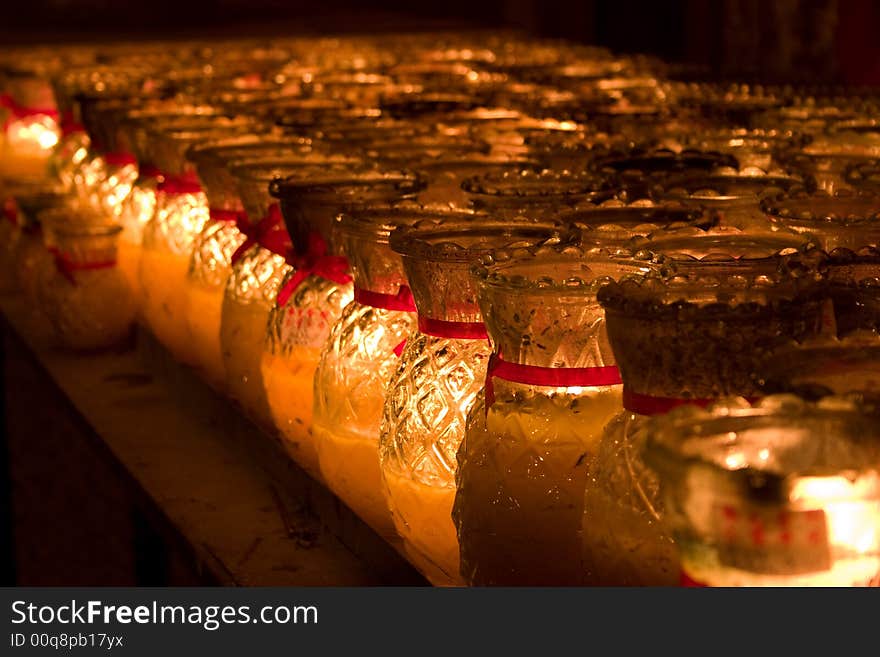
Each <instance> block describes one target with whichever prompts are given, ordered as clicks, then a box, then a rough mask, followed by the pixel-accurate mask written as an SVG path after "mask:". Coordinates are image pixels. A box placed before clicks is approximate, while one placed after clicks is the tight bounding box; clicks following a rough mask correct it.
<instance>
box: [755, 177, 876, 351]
mask: <svg viewBox="0 0 880 657" xmlns="http://www.w3.org/2000/svg"><path fill="white" fill-rule="evenodd" d="M762 208H763V210H764V212H765V213H766V215H767V216H768V217H769V219H770V221H771V222H772V223H773V224H774V225H777V226H780V227H782V228H784V229H788V230H794V231H797V232H798V233H803V234H806V235H810V236H812V237H813V238H815V239H816V241H817V242H818V244H819V246H820V247H821V248H823V249H824V250H825V251H826V252H827V253H828V254H829V256H830V257H829V260H828V279H829V280H828V282H829V285H830V288H831V296H832V299H833V304H834V321H835V328H836V331H837V333H838V334H839V335H846V334H848V333H850V332H852V331H854V330H857V329H860V328H880V224H878V213H880V196H877V195H876V194H873V193H870V192H863V193H854V192H852V191H850V190H838V191H837V192H836V193H834V194H829V193H828V192H825V191H817V192H815V193H813V194H807V193H800V194H789V195H785V196H780V197H776V198H770V199H766V200H765V201H764V203H763V204H762Z"/></svg>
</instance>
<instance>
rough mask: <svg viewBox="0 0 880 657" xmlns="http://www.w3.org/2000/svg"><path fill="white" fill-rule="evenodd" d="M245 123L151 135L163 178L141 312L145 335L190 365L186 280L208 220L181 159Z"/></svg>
mask: <svg viewBox="0 0 880 657" xmlns="http://www.w3.org/2000/svg"><path fill="white" fill-rule="evenodd" d="M253 128H254V123H253V122H251V121H250V120H242V121H238V120H233V119H225V118H222V117H217V118H214V117H205V118H203V119H198V120H192V119H186V120H185V121H183V122H179V123H174V122H169V123H163V122H160V123H158V124H157V125H156V126H155V128H154V130H155V131H154V132H153V139H154V145H153V146H152V147H151V149H152V152H153V154H154V156H155V157H156V160H155V162H156V165H157V166H158V167H159V169H160V170H161V171H162V172H163V178H162V181H161V182H160V183H158V184H157V186H156V210H155V213H154V215H153V217H152V218H151V219H150V220H149V221H148V222H147V224H146V226H145V227H144V232H143V242H142V248H141V259H140V278H141V285H142V291H143V305H142V312H143V316H144V319H145V320H146V322H147V325H148V326H149V328H150V330H151V331H152V332H153V334H154V335H155V336H156V338H157V339H158V340H159V342H161V343H162V344H163V345H164V346H165V347H166V348H167V349H168V350H169V351H171V353H172V354H173V355H174V356H175V358H176V359H178V360H180V361H182V362H184V363H187V364H190V365H192V364H194V361H195V358H194V354H193V350H192V343H193V341H192V336H191V335H190V333H189V330H188V326H187V324H186V301H187V297H186V293H185V291H186V278H187V272H188V270H189V263H190V257H191V255H192V249H193V245H194V243H195V239H196V237H197V236H198V234H199V233H200V232H201V231H202V229H203V228H204V227H205V223H206V222H207V221H208V219H209V211H208V199H207V197H206V196H205V193H204V190H203V189H202V186H201V183H200V182H199V179H198V175H197V174H196V171H195V168H194V166H193V165H192V163H190V162H189V161H187V160H186V152H187V149H188V148H189V146H191V145H192V144H193V143H194V142H196V141H199V140H207V139H212V138H217V137H220V136H223V135H227V134H236V133H241V132H246V131H249V130H251V129H253Z"/></svg>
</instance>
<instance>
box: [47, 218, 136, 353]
mask: <svg viewBox="0 0 880 657" xmlns="http://www.w3.org/2000/svg"><path fill="white" fill-rule="evenodd" d="M120 230H121V228H119V227H118V226H99V225H91V226H76V225H71V224H68V225H66V226H64V227H60V226H56V227H54V228H53V231H52V232H53V236H54V242H55V244H54V248H55V272H54V275H53V276H50V277H47V278H44V279H43V282H44V285H45V288H44V289H43V290H42V291H41V293H40V294H39V298H40V301H41V302H42V303H43V304H44V307H43V311H44V313H45V315H46V316H47V317H48V318H49V321H50V322H51V324H52V326H53V327H54V329H55V336H56V338H57V340H58V341H59V343H60V344H61V345H62V346H64V347H67V348H70V349H75V350H79V351H91V350H97V349H105V348H109V347H114V346H118V345H119V344H120V343H122V342H124V341H125V340H126V339H127V338H128V337H129V336H130V335H131V330H132V326H133V324H134V318H135V304H134V300H133V299H132V297H131V294H130V290H129V288H128V284H127V282H126V280H125V276H124V275H123V274H122V272H121V271H119V269H118V267H117V266H116V238H117V236H118V234H119V232H120Z"/></svg>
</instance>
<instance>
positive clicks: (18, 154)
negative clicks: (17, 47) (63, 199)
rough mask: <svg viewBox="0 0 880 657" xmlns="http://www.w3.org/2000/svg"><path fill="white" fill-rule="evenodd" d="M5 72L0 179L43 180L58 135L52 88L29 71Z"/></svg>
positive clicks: (0, 111) (0, 118)
mask: <svg viewBox="0 0 880 657" xmlns="http://www.w3.org/2000/svg"><path fill="white" fill-rule="evenodd" d="M6 73H7V77H6V79H5V80H4V81H3V87H4V88H3V103H2V104H0V179H6V180H11V181H17V182H27V181H39V180H46V179H47V178H48V174H49V170H48V162H49V157H50V155H51V154H52V151H53V150H54V148H55V145H56V144H57V143H58V139H59V136H60V130H59V126H58V109H57V107H56V104H55V98H54V95H53V93H52V89H51V87H50V86H49V85H48V84H47V82H46V81H45V79H44V78H43V77H42V76H38V75H36V74H34V73H32V72H26V71H23V70H22V71H18V70H17V71H12V70H7V71H6ZM3 110H5V111H3Z"/></svg>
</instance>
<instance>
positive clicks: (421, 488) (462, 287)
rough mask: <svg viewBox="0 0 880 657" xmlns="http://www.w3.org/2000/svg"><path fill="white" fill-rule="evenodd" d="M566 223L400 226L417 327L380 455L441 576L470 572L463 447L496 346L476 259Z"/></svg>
mask: <svg viewBox="0 0 880 657" xmlns="http://www.w3.org/2000/svg"><path fill="white" fill-rule="evenodd" d="M560 227H561V225H560V224H557V223H555V222H549V221H542V222H535V223H532V222H525V221H522V222H513V223H511V222H510V221H509V220H495V219H485V220H478V221H476V222H473V221H468V222H466V223H462V222H458V221H448V222H444V221H440V222H428V223H425V224H416V225H414V226H411V227H406V228H399V229H397V230H395V231H394V232H393V233H392V234H391V247H392V248H393V249H394V250H395V251H396V252H398V253H400V254H401V255H402V256H403V263H404V271H405V272H406V275H407V280H408V281H409V286H410V288H411V289H412V292H413V297H414V300H415V304H416V308H417V310H418V330H417V331H414V332H413V333H412V334H411V335H410V336H409V338H407V341H406V346H405V347H404V349H403V352H402V353H401V357H400V362H399V363H398V366H397V368H396V371H395V372H394V374H393V376H392V378H391V380H390V383H389V386H388V389H387V392H386V397H385V408H384V411H383V420H382V429H381V437H380V439H379V459H380V464H381V468H382V479H383V482H384V485H385V494H386V498H387V500H388V504H389V506H390V508H391V513H392V517H393V519H394V524H395V527H396V528H397V532H398V534H399V535H400V536H401V537H402V538H403V540H404V547H405V550H406V552H407V554H408V556H409V558H410V560H411V561H412V562H413V564H414V565H415V566H416V567H417V568H419V569H420V570H421V571H422V572H423V573H424V574H425V576H426V577H427V578H428V579H429V580H430V581H431V582H433V583H434V584H439V585H449V584H457V583H460V582H461V581H462V580H461V578H460V575H459V549H458V539H457V537H456V530H455V525H454V523H453V521H452V505H453V500H454V498H455V475H456V470H457V467H456V453H457V452H458V448H459V445H460V444H461V441H462V439H463V438H464V434H465V424H466V419H467V414H468V413H469V411H470V410H471V407H472V406H473V404H474V401H475V399H476V398H477V395H478V394H479V392H480V391H481V390H482V388H483V384H484V382H485V377H486V366H487V365H488V362H489V356H490V355H491V349H490V347H489V342H488V340H487V337H488V336H487V334H486V329H485V327H484V325H483V318H482V315H481V314H480V309H479V306H478V303H477V293H476V287H475V283H474V281H473V280H472V278H471V276H470V267H471V265H473V264H474V263H475V261H476V260H477V259H478V258H479V257H481V256H484V255H486V253H487V252H489V251H491V250H493V249H499V248H504V247H514V246H530V245H535V244H537V243H541V242H547V241H548V240H550V239H552V238H554V237H557V236H559V234H560Z"/></svg>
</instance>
